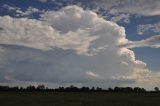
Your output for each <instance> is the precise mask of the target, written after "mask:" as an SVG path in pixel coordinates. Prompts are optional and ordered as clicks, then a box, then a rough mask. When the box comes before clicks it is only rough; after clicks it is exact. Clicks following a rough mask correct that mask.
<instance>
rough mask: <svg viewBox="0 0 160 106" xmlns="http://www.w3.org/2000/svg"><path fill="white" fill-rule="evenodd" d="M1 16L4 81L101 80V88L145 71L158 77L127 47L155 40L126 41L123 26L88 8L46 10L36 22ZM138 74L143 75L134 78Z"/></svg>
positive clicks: (154, 80)
mask: <svg viewBox="0 0 160 106" xmlns="http://www.w3.org/2000/svg"><path fill="white" fill-rule="evenodd" d="M0 20H1V21H0V27H1V30H0V44H1V46H2V45H3V48H5V50H6V51H7V52H8V53H7V54H3V58H5V59H6V61H5V62H6V63H5V65H3V64H1V66H2V67H3V71H0V73H3V74H1V78H2V79H3V80H8V79H10V80H13V79H14V80H17V81H43V82H51V83H62V82H63V83H68V82H69V83H81V84H84V83H86V82H92V84H94V83H96V82H97V81H103V82H104V85H103V86H107V85H106V83H105V82H107V81H114V80H120V81H122V79H123V80H135V81H133V82H132V83H133V84H134V82H136V83H138V82H139V81H140V79H145V78H146V76H147V75H150V76H152V77H150V81H151V82H153V83H154V82H157V81H159V80H160V79H159V78H158V77H157V76H156V79H153V80H152V78H153V77H154V75H155V74H154V73H150V70H148V69H146V63H144V62H142V61H140V60H137V59H136V58H135V54H134V52H133V51H132V50H129V49H128V48H131V47H129V45H130V43H131V44H132V45H133V44H134V45H138V44H139V45H140V44H141V45H144V42H145V43H146V42H148V45H152V42H154V41H155V40H156V39H157V38H156V39H155V38H154V37H153V38H149V39H146V40H144V41H137V42H134V43H133V41H129V40H128V39H126V34H125V29H124V28H123V27H121V26H119V25H117V24H115V23H113V22H110V21H106V20H105V19H103V18H101V17H99V16H98V15H97V14H96V13H94V12H92V11H89V10H83V9H82V8H80V7H77V6H67V7H64V8H62V9H60V10H59V11H47V12H45V13H44V14H42V15H41V18H40V20H36V19H27V18H12V17H10V16H4V17H0ZM140 42H141V43H140ZM154 43H155V42H154ZM125 44H128V45H127V46H126V45H125ZM119 45H123V46H119ZM124 45H125V46H124ZM17 46H18V47H17ZM130 46H131V45H130ZM152 46H153V45H152ZM132 47H136V46H132ZM137 47H139V46H137ZM17 48H19V49H17ZM5 66H7V67H5ZM88 70H89V71H88ZM139 73H141V74H140V77H141V78H140V77H136V76H138V75H139ZM146 73H147V74H146ZM117 76H118V77H117ZM115 77H116V79H115ZM138 78H139V79H138ZM124 82H127V81H124ZM144 82H145V81H144ZM125 84H126V83H125ZM122 85H123V84H122ZM112 86H114V84H113V83H112Z"/></svg>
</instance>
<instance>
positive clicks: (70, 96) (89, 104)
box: [0, 92, 160, 106]
mask: <svg viewBox="0 0 160 106" xmlns="http://www.w3.org/2000/svg"><path fill="white" fill-rule="evenodd" d="M0 106H160V94H159V93H107V92H106V93H104V92H86V93H82V92H56V93H55V92H0Z"/></svg>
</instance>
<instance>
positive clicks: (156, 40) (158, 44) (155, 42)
mask: <svg viewBox="0 0 160 106" xmlns="http://www.w3.org/2000/svg"><path fill="white" fill-rule="evenodd" d="M120 46H121V47H126V48H135V47H152V48H160V35H156V36H152V37H150V38H147V39H144V40H140V41H130V42H128V43H126V44H122V45H120Z"/></svg>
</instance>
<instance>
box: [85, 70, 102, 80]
mask: <svg viewBox="0 0 160 106" xmlns="http://www.w3.org/2000/svg"><path fill="white" fill-rule="evenodd" d="M86 74H87V75H88V76H91V77H96V78H98V77H100V75H98V74H96V73H94V72H92V71H87V72H86Z"/></svg>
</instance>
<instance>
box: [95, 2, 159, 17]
mask: <svg viewBox="0 0 160 106" xmlns="http://www.w3.org/2000/svg"><path fill="white" fill-rule="evenodd" d="M94 1H96V2H97V3H98V4H99V5H100V6H102V7H105V8H107V9H108V10H110V11H112V13H114V14H117V13H131V14H139V15H145V16H154V15H160V11H159V10H160V1H159V0H154V1H153V0H112V1H111V0H94ZM113 11H114V12H113Z"/></svg>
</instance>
